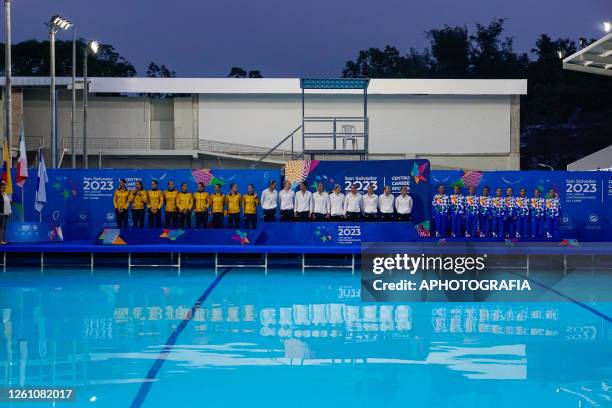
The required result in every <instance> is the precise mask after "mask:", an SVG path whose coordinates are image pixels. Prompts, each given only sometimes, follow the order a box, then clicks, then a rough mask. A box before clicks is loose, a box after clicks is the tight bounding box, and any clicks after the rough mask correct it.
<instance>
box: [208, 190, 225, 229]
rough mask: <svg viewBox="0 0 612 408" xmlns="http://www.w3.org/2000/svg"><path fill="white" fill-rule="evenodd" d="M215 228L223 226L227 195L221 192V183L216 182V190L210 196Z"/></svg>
mask: <svg viewBox="0 0 612 408" xmlns="http://www.w3.org/2000/svg"><path fill="white" fill-rule="evenodd" d="M210 210H211V212H212V224H213V228H223V217H224V215H225V196H224V195H223V193H222V192H221V184H219V183H217V184H215V192H214V193H212V195H211V196H210Z"/></svg>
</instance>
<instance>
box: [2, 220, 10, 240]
mask: <svg viewBox="0 0 612 408" xmlns="http://www.w3.org/2000/svg"><path fill="white" fill-rule="evenodd" d="M9 217H10V216H9V215H4V214H2V215H0V241H1V242H6V227H8V223H9Z"/></svg>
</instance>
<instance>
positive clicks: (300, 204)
mask: <svg viewBox="0 0 612 408" xmlns="http://www.w3.org/2000/svg"><path fill="white" fill-rule="evenodd" d="M311 201H312V193H311V192H310V191H308V190H306V191H304V192H303V193H302V191H301V190H300V191H298V192H297V193H295V204H294V209H295V212H306V211H308V212H310V202H311Z"/></svg>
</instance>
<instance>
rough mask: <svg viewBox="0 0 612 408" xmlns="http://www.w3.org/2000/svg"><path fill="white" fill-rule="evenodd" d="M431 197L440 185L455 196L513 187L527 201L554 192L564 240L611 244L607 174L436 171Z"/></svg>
mask: <svg viewBox="0 0 612 408" xmlns="http://www.w3.org/2000/svg"><path fill="white" fill-rule="evenodd" d="M431 176H432V181H431V195H432V196H433V195H434V194H435V193H436V188H437V186H438V185H439V184H443V185H445V186H446V188H447V193H448V194H452V187H453V186H455V185H457V186H459V187H461V188H462V194H466V193H467V189H468V187H471V186H472V187H475V188H476V194H480V193H481V192H482V189H483V187H485V186H488V187H489V188H490V190H491V194H494V192H495V189H496V188H497V187H500V188H501V189H502V191H503V194H504V195H505V194H506V188H508V187H512V189H513V191H514V195H515V196H516V195H518V193H519V190H520V189H521V188H525V189H526V190H527V197H533V191H534V189H536V188H539V189H540V190H541V192H542V196H545V195H546V193H547V192H548V190H549V189H551V188H553V189H555V190H556V191H558V192H559V199H560V202H561V219H560V225H559V230H560V233H561V236H562V238H573V239H578V240H581V241H611V240H612V173H611V172H606V171H477V170H437V171H432V173H431Z"/></svg>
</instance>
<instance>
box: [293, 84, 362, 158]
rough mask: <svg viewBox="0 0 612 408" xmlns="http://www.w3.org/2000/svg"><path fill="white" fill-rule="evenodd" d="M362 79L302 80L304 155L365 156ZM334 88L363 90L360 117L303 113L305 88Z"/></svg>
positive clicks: (319, 90) (343, 91)
mask: <svg viewBox="0 0 612 408" xmlns="http://www.w3.org/2000/svg"><path fill="white" fill-rule="evenodd" d="M369 81H370V80H369V79H364V78H338V79H302V80H301V81H300V87H301V88H302V148H303V151H304V154H306V155H310V156H311V159H314V157H315V155H358V156H359V158H360V159H361V160H365V159H366V158H367V155H368V135H369V130H368V129H369V124H368V84H369ZM307 90H312V91H314V92H318V93H320V92H321V90H336V91H338V93H339V94H342V95H344V94H346V93H349V94H351V93H352V92H351V91H362V92H363V112H362V115H361V116H329V117H328V116H309V115H306V91H307Z"/></svg>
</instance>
